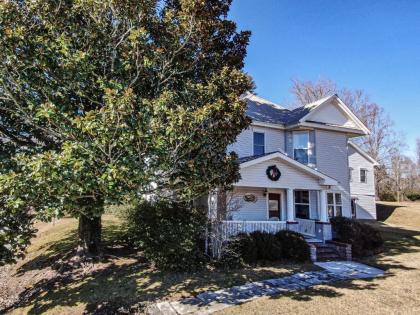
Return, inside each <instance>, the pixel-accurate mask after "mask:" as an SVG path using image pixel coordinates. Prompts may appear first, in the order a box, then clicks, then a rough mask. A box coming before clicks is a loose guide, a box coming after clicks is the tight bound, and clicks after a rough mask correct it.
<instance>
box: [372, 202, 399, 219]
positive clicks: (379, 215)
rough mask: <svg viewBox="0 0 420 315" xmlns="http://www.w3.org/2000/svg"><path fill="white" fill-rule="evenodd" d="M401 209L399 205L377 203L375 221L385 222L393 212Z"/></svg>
mask: <svg viewBox="0 0 420 315" xmlns="http://www.w3.org/2000/svg"><path fill="white" fill-rule="evenodd" d="M401 207H403V206H402V205H399V204H384V203H377V204H376V219H377V220H378V221H386V220H387V219H388V218H389V217H390V216H391V215H392V214H393V213H394V211H395V209H397V208H401Z"/></svg>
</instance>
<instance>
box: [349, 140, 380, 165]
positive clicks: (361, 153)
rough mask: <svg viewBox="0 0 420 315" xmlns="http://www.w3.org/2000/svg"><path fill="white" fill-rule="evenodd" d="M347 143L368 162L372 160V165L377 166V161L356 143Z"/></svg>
mask: <svg viewBox="0 0 420 315" xmlns="http://www.w3.org/2000/svg"><path fill="white" fill-rule="evenodd" d="M349 145H350V146H351V147H353V148H354V149H355V150H356V151H357V152H358V153H359V154H360V155H361V156H363V157H364V158H365V159H366V160H368V161H369V162H372V164H373V165H374V166H378V165H379V163H378V162H377V161H376V160H375V159H374V158H373V157H371V156H370V155H369V154H367V153H366V152H365V151H363V150H362V149H361V148H360V147H359V146H358V145H357V144H355V143H354V142H352V141H349Z"/></svg>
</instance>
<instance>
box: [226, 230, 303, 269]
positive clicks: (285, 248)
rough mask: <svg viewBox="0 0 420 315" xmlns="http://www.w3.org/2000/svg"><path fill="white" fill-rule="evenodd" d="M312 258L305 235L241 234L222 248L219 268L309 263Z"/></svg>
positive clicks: (288, 233) (284, 233)
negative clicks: (271, 262) (278, 263)
mask: <svg viewBox="0 0 420 315" xmlns="http://www.w3.org/2000/svg"><path fill="white" fill-rule="evenodd" d="M309 258H310V252H309V246H308V244H307V243H306V241H305V238H304V237H303V235H301V234H299V233H296V232H293V231H281V232H279V233H277V234H271V233H267V232H260V231H256V232H252V233H251V234H245V233H241V234H238V235H237V236H236V237H235V238H233V239H231V240H230V241H229V242H226V243H225V244H224V245H223V247H222V254H221V258H220V260H219V262H218V265H219V266H223V267H225V268H236V267H238V266H241V265H242V264H243V263H244V262H245V263H248V264H250V263H256V262H258V261H264V260H265V261H280V260H293V261H299V262H303V261H307V260H309Z"/></svg>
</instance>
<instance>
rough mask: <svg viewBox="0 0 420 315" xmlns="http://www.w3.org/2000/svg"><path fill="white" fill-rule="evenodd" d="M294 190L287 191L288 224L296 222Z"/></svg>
mask: <svg viewBox="0 0 420 315" xmlns="http://www.w3.org/2000/svg"><path fill="white" fill-rule="evenodd" d="M293 198H294V196H293V189H291V188H288V189H287V209H286V212H287V222H294V221H295V207H294V202H293Z"/></svg>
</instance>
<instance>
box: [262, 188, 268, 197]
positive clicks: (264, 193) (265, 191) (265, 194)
mask: <svg viewBox="0 0 420 315" xmlns="http://www.w3.org/2000/svg"><path fill="white" fill-rule="evenodd" d="M267 193H268V190H267V188H266V189H264V192H263V196H264V197H265V196H267Z"/></svg>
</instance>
